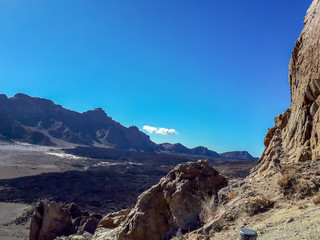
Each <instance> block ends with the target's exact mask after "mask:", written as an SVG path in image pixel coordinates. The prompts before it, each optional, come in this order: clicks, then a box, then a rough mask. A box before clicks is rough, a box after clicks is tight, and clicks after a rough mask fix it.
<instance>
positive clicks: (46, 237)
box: [29, 201, 101, 240]
mask: <svg viewBox="0 0 320 240" xmlns="http://www.w3.org/2000/svg"><path fill="white" fill-rule="evenodd" d="M100 220H101V216H100V215H98V214H91V215H89V213H87V212H81V210H80V209H79V208H78V206H77V205H75V204H74V203H71V204H63V203H56V202H53V201H51V202H50V201H42V202H40V203H39V204H38V205H37V207H36V209H35V212H34V214H33V215H32V217H31V224H30V235H29V239H30V240H53V239H55V238H57V237H61V238H58V239H76V238H77V237H79V239H80V236H79V234H81V235H83V237H86V238H85V239H89V238H88V237H87V236H85V235H86V234H87V235H88V234H89V235H90V234H93V233H94V231H95V229H96V228H97V225H98V223H99V221H100ZM68 236H70V237H68ZM90 238H91V237H90ZM81 239H82V238H81Z"/></svg>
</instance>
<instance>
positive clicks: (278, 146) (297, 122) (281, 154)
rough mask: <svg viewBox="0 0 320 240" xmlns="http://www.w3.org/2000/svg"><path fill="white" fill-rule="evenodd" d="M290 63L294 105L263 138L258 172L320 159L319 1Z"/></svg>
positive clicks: (276, 121)
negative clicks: (284, 164) (285, 163)
mask: <svg viewBox="0 0 320 240" xmlns="http://www.w3.org/2000/svg"><path fill="white" fill-rule="evenodd" d="M304 24H305V26H304V29H303V30H302V32H301V34H300V36H299V38H298V40H297V42H296V44H295V46H294V49H293V52H292V57H291V60H290V64H289V84H290V89H291V104H290V108H289V109H287V110H286V111H285V112H284V113H283V114H280V115H279V116H277V117H276V118H275V120H274V122H275V126H274V127H273V128H271V129H269V130H268V132H267V134H266V137H265V139H264V145H265V150H264V152H263V154H262V156H261V158H260V161H259V162H260V164H259V166H258V169H259V171H263V172H265V173H271V174H272V173H273V172H276V171H278V170H279V169H280V167H281V165H282V164H283V163H284V161H285V162H288V161H289V162H299V161H309V160H313V161H317V160H320V139H319V136H320V111H319V106H320V70H319V69H320V61H319V60H320V59H319V58H320V57H319V49H320V2H319V1H318V0H315V1H313V3H312V4H311V6H310V8H309V10H308V12H307V16H306V17H305V18H304Z"/></svg>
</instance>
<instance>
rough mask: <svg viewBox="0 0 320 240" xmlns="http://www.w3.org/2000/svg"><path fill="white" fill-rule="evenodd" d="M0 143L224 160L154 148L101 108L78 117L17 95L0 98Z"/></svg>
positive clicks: (173, 147)
mask: <svg viewBox="0 0 320 240" xmlns="http://www.w3.org/2000/svg"><path fill="white" fill-rule="evenodd" d="M0 140H14V141H22V142H27V143H32V144H39V145H57V146H68V145H70V143H71V144H73V145H89V146H100V147H112V148H115V149H129V150H135V151H136V150H138V151H144V152H163V153H170V154H185V155H194V156H204V157H210V158H222V157H223V156H221V155H219V154H218V153H216V152H214V151H212V150H209V149H207V148H205V147H202V146H199V147H196V148H193V149H189V148H187V147H185V146H183V145H182V144H180V143H177V144H170V143H163V144H156V143H154V142H152V141H151V140H150V137H149V136H148V135H146V134H145V133H143V132H141V131H139V129H138V128H137V127H135V126H131V127H129V128H126V127H124V126H122V125H121V124H120V123H118V122H116V121H114V120H112V118H111V117H109V116H108V115H107V114H106V113H105V112H104V110H102V109H101V108H98V109H95V110H90V111H87V112H84V113H78V112H75V111H71V110H68V109H65V108H63V107H62V106H60V105H56V104H54V103H53V102H52V101H50V100H47V99H42V98H35V97H30V96H27V95H25V94H16V95H15V96H14V97H12V98H8V97H7V96H6V95H4V94H1V95H0ZM243 156H247V158H244V157H243ZM224 157H226V156H224ZM227 158H229V157H227ZM231 158H234V159H243V160H251V158H252V157H251V155H250V154H248V153H247V154H246V155H245V154H241V155H238V154H234V155H232V157H231Z"/></svg>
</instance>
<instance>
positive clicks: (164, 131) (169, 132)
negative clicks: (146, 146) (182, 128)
mask: <svg viewBox="0 0 320 240" xmlns="http://www.w3.org/2000/svg"><path fill="white" fill-rule="evenodd" d="M156 133H158V134H162V135H168V136H173V135H175V134H177V133H178V132H177V131H176V130H175V129H167V128H159V129H158V130H157V131H156Z"/></svg>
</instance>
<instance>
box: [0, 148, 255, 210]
mask: <svg viewBox="0 0 320 240" xmlns="http://www.w3.org/2000/svg"><path fill="white" fill-rule="evenodd" d="M51 151H52V150H51ZM64 151H65V152H67V153H68V154H72V155H78V156H81V157H86V158H85V159H86V161H81V162H79V161H78V162H77V161H74V160H70V161H71V162H70V166H71V168H70V169H78V170H72V171H67V170H68V168H66V169H65V170H66V171H62V172H50V173H42V174H39V175H34V176H24V177H18V178H12V179H2V180H0V202H19V203H32V202H35V201H37V200H39V199H50V200H55V201H58V202H67V203H70V202H74V203H76V204H78V205H79V206H80V208H82V209H83V210H88V211H94V212H99V213H102V214H105V213H107V212H110V211H116V210H120V209H123V208H130V207H133V206H134V204H135V203H136V200H137V197H138V196H139V195H140V194H141V193H142V192H143V191H145V190H147V189H149V188H150V187H151V186H152V185H154V184H156V183H157V182H158V181H159V180H160V178H161V177H163V176H165V175H166V174H167V173H168V172H169V171H170V170H171V169H172V168H174V167H175V166H176V165H177V164H179V163H183V162H187V161H197V160H198V157H190V156H184V155H170V154H155V153H141V152H133V151H127V150H123V151H119V150H113V149H105V148H87V147H78V148H75V149H66V150H64ZM30 154H31V155H28V157H29V158H32V154H33V153H30ZM68 156H69V155H68ZM25 158H27V157H25ZM25 160H26V161H28V159H25ZM37 161H39V162H46V159H45V158H42V159H41V158H39V159H38V160H37ZM55 161H59V160H58V159H57V160H55ZM64 161H66V159H64ZM208 161H209V162H210V163H211V164H212V165H213V166H214V167H215V168H216V169H217V170H219V171H220V172H222V174H224V175H225V176H228V177H229V178H237V177H244V176H245V175H247V174H248V172H249V169H250V168H251V167H253V166H254V165H255V164H256V162H252V161H239V160H238V161H237V160H226V159H208ZM39 164H40V163H39ZM51 164H52V163H51ZM18 168H19V167H18Z"/></svg>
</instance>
